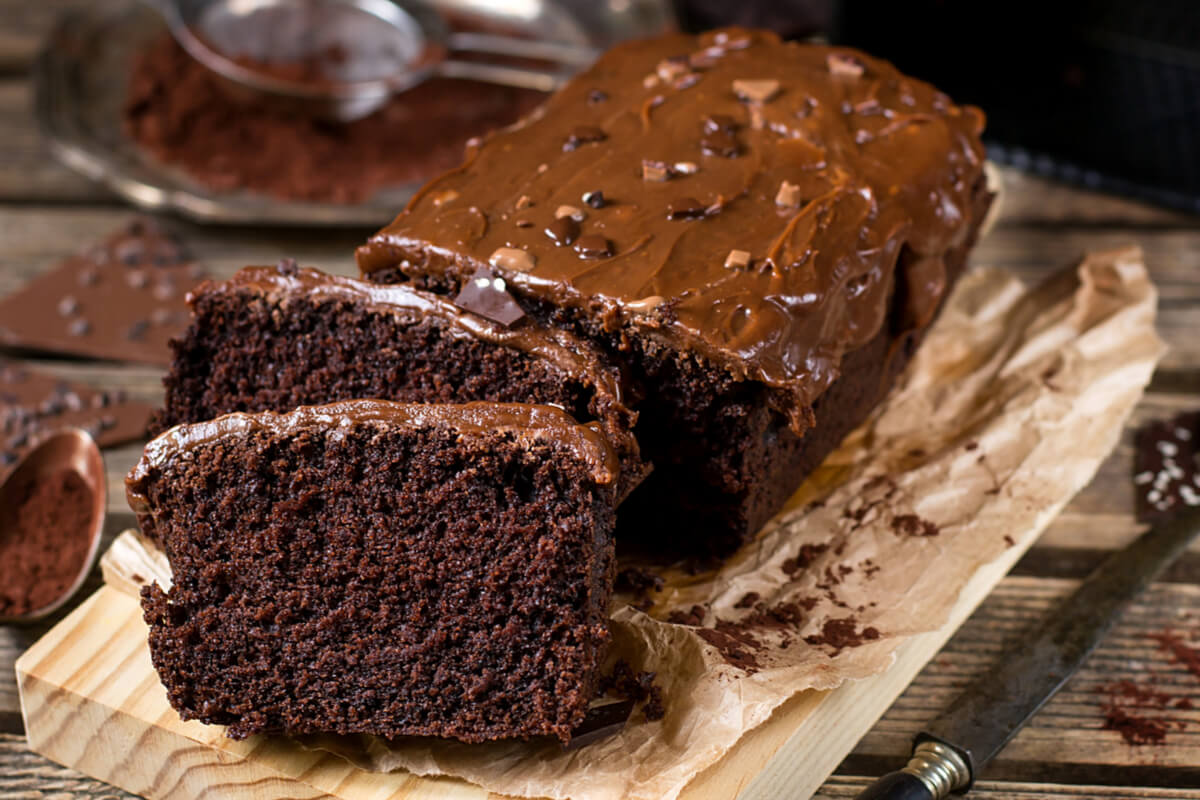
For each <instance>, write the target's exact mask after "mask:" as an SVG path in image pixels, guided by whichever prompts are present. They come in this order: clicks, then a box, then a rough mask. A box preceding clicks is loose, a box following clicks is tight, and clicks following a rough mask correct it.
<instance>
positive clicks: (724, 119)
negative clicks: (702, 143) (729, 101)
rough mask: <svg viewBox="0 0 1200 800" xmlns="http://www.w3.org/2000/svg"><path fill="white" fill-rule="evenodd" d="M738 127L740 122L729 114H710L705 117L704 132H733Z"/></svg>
mask: <svg viewBox="0 0 1200 800" xmlns="http://www.w3.org/2000/svg"><path fill="white" fill-rule="evenodd" d="M737 129H738V122H737V120H736V119H734V118H733V117H731V116H729V115H728V114H710V115H708V116H706V117H705V118H704V132H705V133H715V132H717V131H720V132H721V133H728V134H732V133H733V132H734V131H736V130H737Z"/></svg>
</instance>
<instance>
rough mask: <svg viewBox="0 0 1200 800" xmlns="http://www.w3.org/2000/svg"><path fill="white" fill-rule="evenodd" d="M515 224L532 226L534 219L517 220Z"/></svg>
mask: <svg viewBox="0 0 1200 800" xmlns="http://www.w3.org/2000/svg"><path fill="white" fill-rule="evenodd" d="M513 224H514V225H516V226H517V227H518V228H532V227H533V220H528V219H519V220H517V221H516V222H514V223H513Z"/></svg>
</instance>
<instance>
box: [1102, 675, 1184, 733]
mask: <svg viewBox="0 0 1200 800" xmlns="http://www.w3.org/2000/svg"><path fill="white" fill-rule="evenodd" d="M1096 692H1097V693H1098V694H1103V695H1106V696H1107V700H1105V701H1104V702H1103V703H1102V704H1101V706H1100V709H1101V711H1102V713H1103V714H1104V725H1103V727H1104V729H1105V730H1110V731H1116V732H1117V733H1119V734H1120V735H1121V738H1122V739H1124V740H1125V742H1126V744H1130V745H1161V744H1165V743H1166V737H1167V731H1168V730H1169V729H1170V727H1171V725H1172V723H1175V725H1176V727H1178V728H1182V727H1185V726H1186V721H1183V720H1172V719H1170V718H1168V717H1164V716H1163V715H1162V714H1154V713H1147V712H1154V711H1162V710H1163V709H1166V708H1169V707H1170V703H1171V700H1172V698H1171V696H1170V695H1169V694H1167V693H1166V692H1162V691H1158V690H1157V689H1154V688H1152V687H1148V686H1139V685H1138V684H1136V683H1134V682H1133V681H1131V680H1129V679H1127V678H1126V679H1123V680H1119V681H1116V682H1114V683H1107V684H1103V685H1100V686H1097V687H1096ZM1185 699H1186V698H1185ZM1176 707H1178V706H1176ZM1131 712H1137V713H1131Z"/></svg>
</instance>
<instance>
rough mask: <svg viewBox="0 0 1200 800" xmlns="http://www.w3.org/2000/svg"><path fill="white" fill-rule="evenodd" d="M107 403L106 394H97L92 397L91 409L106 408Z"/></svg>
mask: <svg viewBox="0 0 1200 800" xmlns="http://www.w3.org/2000/svg"><path fill="white" fill-rule="evenodd" d="M108 403H109V399H108V392H97V393H96V394H94V395H92V408H106V407H107V406H108Z"/></svg>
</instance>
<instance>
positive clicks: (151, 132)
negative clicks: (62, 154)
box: [124, 36, 545, 203]
mask: <svg viewBox="0 0 1200 800" xmlns="http://www.w3.org/2000/svg"><path fill="white" fill-rule="evenodd" d="M544 98H545V95H544V94H542V93H541V92H533V91H529V90H524V89H512V88H509V87H503V86H494V85H491V84H483V83H477V82H473V81H462V80H451V79H435V80H431V81H427V82H426V83H423V84H420V85H419V86H416V87H415V88H413V89H410V90H409V91H407V92H404V93H403V94H402V95H399V96H397V97H396V98H394V99H393V100H392V101H391V102H390V103H388V104H387V105H386V106H384V107H383V108H381V109H380V110H378V111H376V112H375V113H373V114H371V115H370V116H368V117H365V118H363V119H359V120H355V121H353V122H349V123H335V122H329V121H325V120H321V119H315V118H306V117H298V116H293V115H289V114H286V113H283V112H279V111H275V110H272V109H266V108H263V107H261V105H256V106H248V105H245V104H242V103H238V102H237V101H236V100H234V99H232V98H231V97H230V95H229V93H228V92H227V91H226V90H224V89H223V88H222V87H221V85H220V84H219V83H218V79H217V78H216V77H215V76H214V75H213V74H212V73H210V72H209V71H208V70H207V69H206V68H205V67H204V66H202V65H201V64H199V63H197V62H196V61H194V60H193V59H192V58H191V57H190V56H189V55H188V54H187V53H186V52H185V51H184V50H183V48H181V47H180V46H179V45H178V44H177V43H176V42H175V40H174V39H172V38H170V37H169V36H164V37H162V38H161V39H158V40H156V41H154V42H153V43H151V44H150V45H149V46H148V47H147V48H146V50H144V51H143V52H141V53H140V54H138V55H137V56H136V57H135V58H134V61H133V70H132V73H131V75H130V79H129V88H128V91H127V95H126V99H125V106H124V117H125V120H124V121H125V131H126V133H127V134H128V135H129V137H130V138H132V139H133V140H134V141H135V142H137V143H138V144H139V145H140V146H141V147H143V148H144V149H145V150H146V151H148V153H149V154H150V155H152V156H153V157H154V158H156V159H157V160H159V161H161V162H163V163H166V164H169V165H171V166H175V167H179V168H181V169H183V170H184V171H185V172H187V173H188V174H189V175H191V176H192V178H194V179H195V180H196V181H198V182H199V183H202V184H204V185H205V186H208V187H209V188H211V189H214V190H216V191H222V192H231V191H236V190H239V189H247V190H250V191H254V192H259V193H262V194H267V195H272V196H274V197H278V198H281V199H285V200H298V201H309V202H328V203H360V202H363V201H365V200H367V199H368V198H370V197H371V195H373V194H374V193H375V192H377V191H378V190H380V189H382V188H385V187H389V186H399V185H403V184H411V183H422V182H424V181H426V180H428V179H429V178H432V177H434V176H435V175H438V174H440V173H442V172H445V171H446V170H449V169H452V168H454V167H456V166H458V165H459V163H461V162H462V158H463V149H464V147H465V146H466V143H467V141H468V140H469V139H471V138H472V137H474V136H480V135H482V134H485V133H487V132H489V131H492V130H495V129H497V128H500V127H503V126H505V125H509V124H511V123H513V122H515V121H516V120H518V119H520V118H521V117H522V116H524V115H525V114H526V113H528V112H529V111H532V110H533V109H534V108H535V107H536V106H537V105H539V104H540V103H541V101H542V100H543V99H544Z"/></svg>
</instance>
